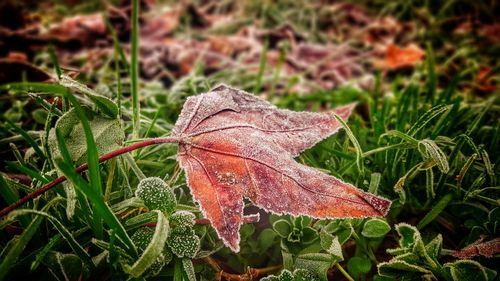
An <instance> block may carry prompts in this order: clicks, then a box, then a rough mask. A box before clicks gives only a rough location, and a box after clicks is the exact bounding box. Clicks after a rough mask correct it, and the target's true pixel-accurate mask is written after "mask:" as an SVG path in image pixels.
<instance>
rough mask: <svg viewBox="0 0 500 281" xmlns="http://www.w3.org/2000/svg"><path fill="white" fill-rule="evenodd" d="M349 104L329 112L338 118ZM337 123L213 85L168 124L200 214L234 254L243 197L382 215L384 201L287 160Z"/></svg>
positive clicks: (298, 210) (319, 212)
mask: <svg viewBox="0 0 500 281" xmlns="http://www.w3.org/2000/svg"><path fill="white" fill-rule="evenodd" d="M353 108H354V105H353V104H351V105H347V106H343V107H339V108H337V109H336V110H335V113H336V114H338V115H339V116H340V117H342V118H343V119H347V118H348V117H349V115H350V114H351V111H352V109H353ZM339 128H341V124H339V122H338V121H336V119H335V118H334V116H333V114H332V113H312V112H293V111H289V110H283V109H277V108H276V107H275V106H273V105H271V104H270V103H268V102H266V101H264V100H262V99H260V98H257V97H255V96H253V95H251V94H249V93H246V92H244V91H241V90H237V89H233V88H229V87H227V86H225V85H220V86H218V87H216V88H214V89H213V90H212V91H210V92H208V93H206V94H202V95H199V96H194V97H190V98H188V99H187V101H186V103H185V104H184V107H183V109H182V112H181V114H180V116H179V119H178V120H177V123H176V124H175V127H174V129H173V132H172V134H173V136H174V137H178V138H179V140H180V141H179V152H178V156H177V157H178V161H179V163H180V165H181V167H182V168H183V169H184V170H185V172H186V177H187V183H188V185H189V187H190V189H191V193H192V195H193V198H194V200H195V201H196V202H198V203H199V205H200V207H201V210H202V211H203V213H204V215H205V216H206V217H207V218H208V219H209V220H210V222H211V223H212V225H213V227H214V228H215V230H216V231H217V234H218V235H219V237H220V238H221V239H222V240H223V242H224V243H225V244H226V245H227V246H228V247H229V248H231V249H232V250H233V251H235V252H238V251H239V242H240V235H239V230H240V226H241V224H242V222H243V206H244V204H243V199H244V198H248V199H249V200H250V201H251V202H252V203H253V204H255V205H257V206H259V207H261V208H263V209H265V210H267V211H269V212H272V213H277V214H290V215H294V216H298V215H308V216H311V217H315V218H354V217H368V216H384V215H385V214H386V213H387V211H388V209H389V206H390V204H391V202H390V201H389V200H387V199H385V198H381V197H377V196H375V195H372V194H370V193H366V192H363V191H362V190H360V189H357V188H355V187H354V186H352V185H350V184H348V183H345V182H342V181H341V180H339V179H337V178H335V177H332V176H329V175H327V174H325V173H323V172H320V171H319V170H317V169H314V168H311V167H307V166H304V165H301V164H299V163H297V162H296V161H295V160H294V159H293V158H294V157H296V156H297V155H299V153H300V152H302V151H303V150H305V149H307V148H309V147H311V146H313V145H315V144H316V143H318V142H319V141H321V140H322V139H324V138H326V137H328V136H330V135H332V134H333V133H335V132H337V131H338V129H339Z"/></svg>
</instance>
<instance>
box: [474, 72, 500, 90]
mask: <svg viewBox="0 0 500 281" xmlns="http://www.w3.org/2000/svg"><path fill="white" fill-rule="evenodd" d="M475 80H476V83H477V84H478V87H479V89H480V90H481V91H485V92H493V91H495V90H496V87H495V85H494V84H493V83H492V81H491V80H492V73H491V68H490V67H487V66H480V67H479V71H478V73H477V75H476V79H475Z"/></svg>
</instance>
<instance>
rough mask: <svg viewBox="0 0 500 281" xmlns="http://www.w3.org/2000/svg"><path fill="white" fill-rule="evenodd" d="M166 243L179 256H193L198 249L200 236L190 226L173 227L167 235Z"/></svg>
mask: <svg viewBox="0 0 500 281" xmlns="http://www.w3.org/2000/svg"><path fill="white" fill-rule="evenodd" d="M167 244H168V246H169V247H170V249H171V250H172V252H173V253H174V254H175V255H176V256H178V257H180V258H182V257H187V258H193V257H194V256H195V255H196V253H198V250H200V238H198V236H196V234H195V233H194V230H193V229H192V228H186V229H179V228H175V229H174V230H172V232H171V233H170V235H169V236H168V239H167Z"/></svg>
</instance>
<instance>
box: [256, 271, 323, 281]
mask: <svg viewBox="0 0 500 281" xmlns="http://www.w3.org/2000/svg"><path fill="white" fill-rule="evenodd" d="M260 280H261V281H318V280H319V278H318V277H317V276H316V275H315V274H314V273H312V272H310V271H308V270H305V269H296V270H294V271H293V272H291V271H290V270H288V269H285V270H283V271H281V273H280V274H279V275H278V276H275V275H270V276H267V277H264V278H262V279H260Z"/></svg>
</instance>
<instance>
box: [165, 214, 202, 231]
mask: <svg viewBox="0 0 500 281" xmlns="http://www.w3.org/2000/svg"><path fill="white" fill-rule="evenodd" d="M195 219H196V216H195V215H194V214H193V213H191V212H188V211H177V212H175V213H174V214H172V215H171V216H170V220H169V222H170V225H171V226H173V227H179V228H189V227H192V226H194V223H195Z"/></svg>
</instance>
